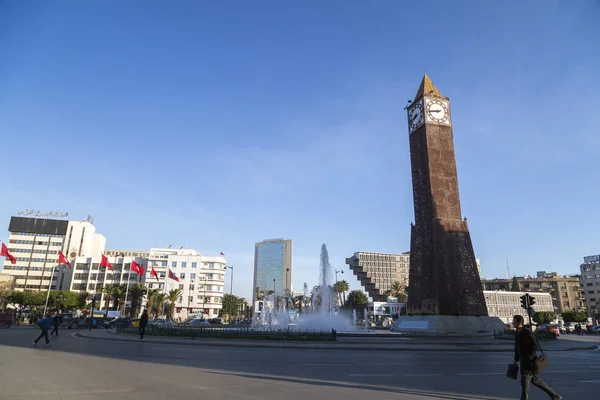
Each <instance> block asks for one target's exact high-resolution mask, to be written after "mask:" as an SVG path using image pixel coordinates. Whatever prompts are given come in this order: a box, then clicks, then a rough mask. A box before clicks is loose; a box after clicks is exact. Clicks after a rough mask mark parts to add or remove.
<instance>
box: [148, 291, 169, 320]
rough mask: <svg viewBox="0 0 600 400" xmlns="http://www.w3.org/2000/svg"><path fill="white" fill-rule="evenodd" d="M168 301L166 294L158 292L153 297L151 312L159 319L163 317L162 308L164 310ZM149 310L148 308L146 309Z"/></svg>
mask: <svg viewBox="0 0 600 400" xmlns="http://www.w3.org/2000/svg"><path fill="white" fill-rule="evenodd" d="M166 299H167V295H166V293H163V292H156V293H154V294H153V295H152V299H151V300H152V301H151V303H150V304H151V305H152V308H151V309H150V311H151V312H154V314H155V315H156V316H157V317H160V316H161V315H162V308H163V304H164V303H165V301H166ZM146 308H148V307H146Z"/></svg>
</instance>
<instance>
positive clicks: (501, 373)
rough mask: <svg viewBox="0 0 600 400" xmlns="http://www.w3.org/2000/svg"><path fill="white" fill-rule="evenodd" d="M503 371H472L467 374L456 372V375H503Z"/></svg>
mask: <svg viewBox="0 0 600 400" xmlns="http://www.w3.org/2000/svg"><path fill="white" fill-rule="evenodd" d="M504 374H505V373H504V372H473V373H467V374H458V376H479V375H504Z"/></svg>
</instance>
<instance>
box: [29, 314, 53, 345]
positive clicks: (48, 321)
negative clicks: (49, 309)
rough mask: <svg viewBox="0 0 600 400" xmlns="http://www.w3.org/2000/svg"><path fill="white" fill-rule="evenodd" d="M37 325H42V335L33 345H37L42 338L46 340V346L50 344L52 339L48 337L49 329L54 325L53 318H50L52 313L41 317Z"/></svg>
mask: <svg viewBox="0 0 600 400" xmlns="http://www.w3.org/2000/svg"><path fill="white" fill-rule="evenodd" d="M37 326H39V327H40V329H41V330H42V333H40V336H38V338H37V339H35V340H34V341H33V345H34V346H37V342H39V341H40V339H41V338H44V339H45V340H46V347H48V346H50V339H49V338H48V329H50V327H51V326H52V318H50V315H47V316H46V318H42V319H40V320H39V321H38V322H37Z"/></svg>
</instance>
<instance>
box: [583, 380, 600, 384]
mask: <svg viewBox="0 0 600 400" xmlns="http://www.w3.org/2000/svg"><path fill="white" fill-rule="evenodd" d="M579 382H581V383H600V379H596V380H595V381H579Z"/></svg>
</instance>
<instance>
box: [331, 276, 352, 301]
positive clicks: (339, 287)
mask: <svg viewBox="0 0 600 400" xmlns="http://www.w3.org/2000/svg"><path fill="white" fill-rule="evenodd" d="M349 289H350V285H348V282H346V281H338V282H336V283H335V284H334V285H333V292H334V293H335V294H336V295H337V298H338V305H341V304H342V293H345V292H346V291H347V290H349ZM344 297H345V296H344Z"/></svg>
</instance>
